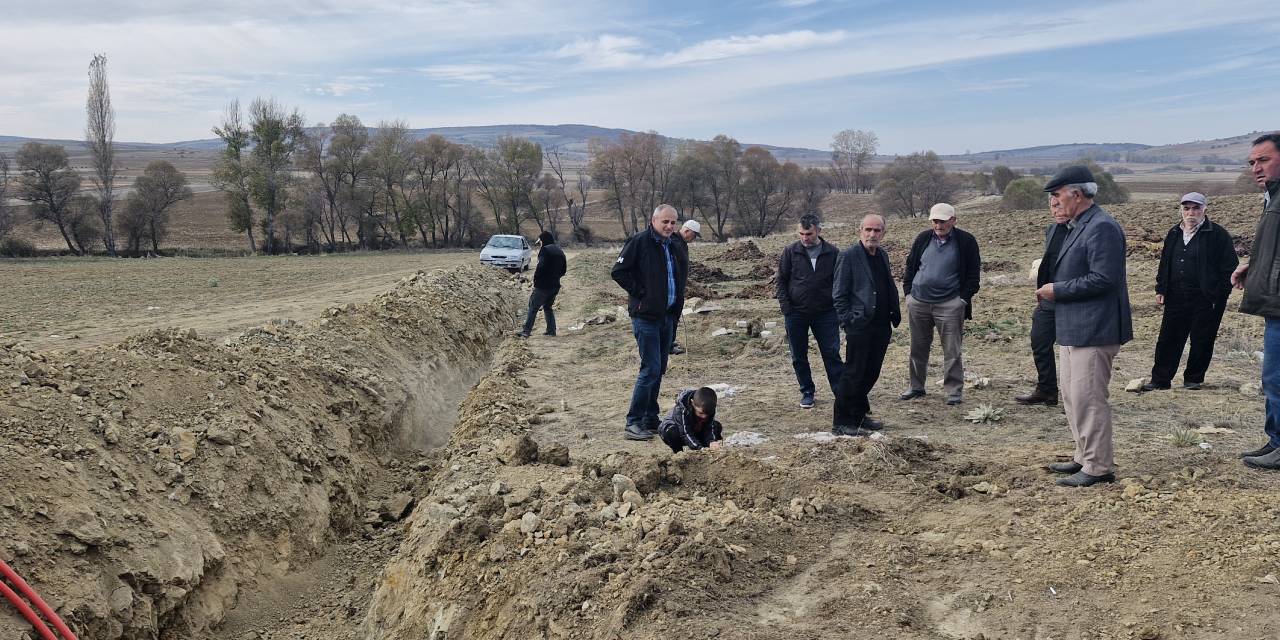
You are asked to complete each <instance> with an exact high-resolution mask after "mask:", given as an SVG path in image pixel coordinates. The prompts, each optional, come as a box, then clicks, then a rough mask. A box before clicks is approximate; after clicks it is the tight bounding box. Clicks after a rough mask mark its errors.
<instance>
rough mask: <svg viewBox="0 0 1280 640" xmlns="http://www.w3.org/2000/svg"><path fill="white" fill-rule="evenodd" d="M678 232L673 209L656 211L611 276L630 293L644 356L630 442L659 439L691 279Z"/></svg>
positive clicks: (629, 417)
mask: <svg viewBox="0 0 1280 640" xmlns="http://www.w3.org/2000/svg"><path fill="white" fill-rule="evenodd" d="M675 230H676V210H675V208H674V207H672V206H671V205H668V204H663V205H658V208H656V209H654V210H653V215H652V216H651V217H650V220H649V226H648V227H646V228H645V230H644V231H641V232H639V233H637V234H635V235H633V236H631V237H630V238H629V239H628V240H627V243H626V244H625V245H623V247H622V253H620V254H619V255H618V260H617V262H616V263H614V265H613V271H612V272H611V273H610V275H611V276H613V280H614V282H617V283H618V286H620V287H622V288H623V289H624V290H625V291H626V292H627V296H628V301H627V312H628V313H629V314H630V315H631V332H632V334H633V335H634V336H635V339H636V347H637V348H639V350H640V373H639V374H638V375H637V376H636V384H635V387H634V388H633V389H632V391H631V406H630V408H629V409H627V426H626V431H625V433H624V437H626V439H628V440H652V439H653V437H654V436H655V435H657V433H658V394H659V392H660V391H661V389H662V375H663V374H664V373H666V370H667V356H668V355H669V353H670V351H671V339H672V332H673V331H674V326H675V318H676V316H677V315H678V314H679V313H680V312H681V311H682V310H683V309H684V288H685V282H686V280H687V278H688V277H689V254H688V250H687V246H686V245H685V244H684V243H683V242H681V241H679V240H676V239H673V238H672V234H674V233H675Z"/></svg>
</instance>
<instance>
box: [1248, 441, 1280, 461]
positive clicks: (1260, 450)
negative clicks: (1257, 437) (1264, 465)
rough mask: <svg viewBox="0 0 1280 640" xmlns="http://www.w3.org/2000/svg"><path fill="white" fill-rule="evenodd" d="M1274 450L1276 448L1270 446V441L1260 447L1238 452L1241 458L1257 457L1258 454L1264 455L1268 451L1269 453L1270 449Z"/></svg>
mask: <svg viewBox="0 0 1280 640" xmlns="http://www.w3.org/2000/svg"><path fill="white" fill-rule="evenodd" d="M1275 450H1276V448H1275V447H1273V446H1271V443H1270V442H1268V443H1266V444H1264V445H1262V446H1261V447H1258V448H1257V449H1254V450H1253V451H1242V452H1241V453H1240V457H1241V458H1257V457H1258V456H1265V455H1267V454H1268V453H1271V452H1272V451H1275Z"/></svg>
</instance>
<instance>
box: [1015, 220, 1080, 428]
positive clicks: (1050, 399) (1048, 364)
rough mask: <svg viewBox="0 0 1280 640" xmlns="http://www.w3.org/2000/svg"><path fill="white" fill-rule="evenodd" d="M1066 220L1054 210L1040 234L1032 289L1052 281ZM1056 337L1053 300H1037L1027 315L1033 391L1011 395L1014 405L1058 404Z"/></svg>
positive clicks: (1065, 233) (1065, 235)
mask: <svg viewBox="0 0 1280 640" xmlns="http://www.w3.org/2000/svg"><path fill="white" fill-rule="evenodd" d="M1068 221H1069V218H1067V217H1066V215H1065V212H1063V211H1062V210H1061V209H1059V210H1056V211H1054V215H1053V222H1052V223H1051V224H1049V226H1048V227H1046V228H1045V231H1044V257H1043V258H1041V259H1040V266H1039V267H1037V268H1036V288H1037V289H1039V288H1040V287H1043V286H1044V285H1046V284H1049V283H1050V282H1053V276H1054V271H1055V270H1056V269H1057V267H1058V254H1059V253H1061V252H1062V243H1063V241H1064V240H1066V239H1067V234H1068V233H1070V231H1071V230H1070V229H1068V228H1067V222H1068ZM1057 340H1058V335H1057V329H1056V328H1055V323H1054V316H1053V301H1052V300H1040V301H1039V302H1037V303H1036V309H1035V311H1034V312H1032V313H1031V359H1032V360H1033V361H1035V363H1036V388H1035V390H1033V391H1032V392H1031V393H1028V394H1026V395H1021V396H1015V397H1014V398H1013V399H1014V401H1016V402H1017V403H1018V404H1028V405H1030V404H1042V405H1045V406H1047V407H1052V406H1054V405H1056V404H1058V368H1057V366H1056V364H1055V363H1054V355H1053V345H1054V344H1055V343H1056V342H1057Z"/></svg>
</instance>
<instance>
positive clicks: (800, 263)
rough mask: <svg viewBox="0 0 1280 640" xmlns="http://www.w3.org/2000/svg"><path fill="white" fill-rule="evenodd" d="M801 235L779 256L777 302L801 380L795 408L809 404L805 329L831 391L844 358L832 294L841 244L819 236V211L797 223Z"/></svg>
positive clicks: (810, 384) (810, 378)
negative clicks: (837, 246)
mask: <svg viewBox="0 0 1280 640" xmlns="http://www.w3.org/2000/svg"><path fill="white" fill-rule="evenodd" d="M797 227H798V228H797V230H796V235H798V236H799V237H800V239H799V240H796V241H795V242H794V243H792V244H791V245H790V246H788V247H787V248H786V249H784V250H783V251H782V256H781V257H779V258H778V288H777V298H778V305H779V306H781V307H782V317H783V321H784V324H785V325H786V327H787V344H788V345H789V346H790V348H791V368H792V369H794V370H795V372H796V382H798V383H800V408H801V409H812V408H813V395H814V390H815V387H814V384H813V373H812V371H811V370H810V369H809V332H810V331H812V332H813V339H814V340H815V341H816V342H817V343H818V352H819V353H821V354H822V366H823V368H824V369H825V370H826V373H827V384H828V385H830V386H831V389H832V393H834V392H835V388H836V383H837V382H839V381H840V373H841V370H842V369H843V368H844V364H843V363H842V362H841V361H840V320H839V319H838V318H837V317H836V309H835V306H834V304H833V303H832V300H831V286H832V284H833V283H834V282H835V273H836V259H837V258H838V257H839V256H840V250H839V249H837V248H836V246H835V245H833V244H831V243H830V242H827V241H826V240H824V239H823V238H822V235H821V232H822V227H821V223H820V222H819V221H818V216H815V215H813V214H805V215H804V216H801V218H800V224H799V225H797Z"/></svg>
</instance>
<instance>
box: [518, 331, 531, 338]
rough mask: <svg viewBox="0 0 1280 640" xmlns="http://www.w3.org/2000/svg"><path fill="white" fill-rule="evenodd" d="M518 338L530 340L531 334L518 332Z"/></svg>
mask: <svg viewBox="0 0 1280 640" xmlns="http://www.w3.org/2000/svg"><path fill="white" fill-rule="evenodd" d="M516 337H517V338H528V337H529V334H527V333H525V332H523V331H517V332H516Z"/></svg>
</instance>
